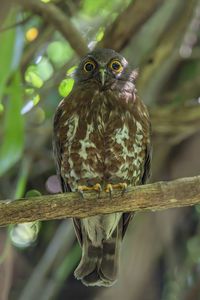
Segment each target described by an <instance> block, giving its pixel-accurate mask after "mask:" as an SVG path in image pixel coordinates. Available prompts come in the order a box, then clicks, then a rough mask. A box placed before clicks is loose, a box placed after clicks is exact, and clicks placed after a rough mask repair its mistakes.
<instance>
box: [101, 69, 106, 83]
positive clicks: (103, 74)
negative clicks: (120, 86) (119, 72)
mask: <svg viewBox="0 0 200 300" xmlns="http://www.w3.org/2000/svg"><path fill="white" fill-rule="evenodd" d="M99 73H100V74H99V75H100V76H99V77H100V82H101V84H102V86H103V85H104V84H105V79H106V70H105V69H100V70H99Z"/></svg>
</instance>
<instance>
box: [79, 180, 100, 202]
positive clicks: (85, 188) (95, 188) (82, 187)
mask: <svg viewBox="0 0 200 300" xmlns="http://www.w3.org/2000/svg"><path fill="white" fill-rule="evenodd" d="M84 191H96V192H98V198H100V196H101V191H102V188H101V185H100V184H99V183H97V184H95V185H94V186H92V187H88V186H86V185H79V186H78V192H79V194H80V195H81V198H82V199H84V195H83V192H84Z"/></svg>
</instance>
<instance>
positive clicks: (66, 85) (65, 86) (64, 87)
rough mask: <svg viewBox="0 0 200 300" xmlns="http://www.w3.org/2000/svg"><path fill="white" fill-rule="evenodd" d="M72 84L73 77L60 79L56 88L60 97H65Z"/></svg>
mask: <svg viewBox="0 0 200 300" xmlns="http://www.w3.org/2000/svg"><path fill="white" fill-rule="evenodd" d="M73 85H74V79H73V78H68V79H64V80H62V82H61V83H60V85H59V88H58V91H59V94H60V95H61V96H62V97H67V95H68V94H69V93H70V92H71V90H72V88H73Z"/></svg>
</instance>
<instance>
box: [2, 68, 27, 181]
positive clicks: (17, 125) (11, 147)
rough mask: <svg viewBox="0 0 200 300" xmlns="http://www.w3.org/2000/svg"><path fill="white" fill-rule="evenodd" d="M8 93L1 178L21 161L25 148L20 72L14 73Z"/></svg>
mask: <svg viewBox="0 0 200 300" xmlns="http://www.w3.org/2000/svg"><path fill="white" fill-rule="evenodd" d="M8 91H9V100H8V103H7V107H6V112H5V120H4V140H3V144H2V147H1V150H0V176H1V175H2V174H3V173H4V172H6V171H7V170H8V169H9V168H10V167H12V166H13V165H14V164H15V163H16V162H17V161H18V160H19V159H20V157H21V155H22V151H23V147H24V119H23V116H22V115H21V114H20V110H21V108H22V103H23V102H22V101H23V100H22V97H23V93H22V88H21V75H20V71H19V70H17V71H16V72H15V73H14V75H13V78H12V81H11V84H10V86H9V90H8Z"/></svg>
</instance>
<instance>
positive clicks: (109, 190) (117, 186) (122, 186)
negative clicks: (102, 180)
mask: <svg viewBox="0 0 200 300" xmlns="http://www.w3.org/2000/svg"><path fill="white" fill-rule="evenodd" d="M113 189H120V190H122V196H124V193H125V192H126V190H127V184H126V183H125V182H123V183H118V184H110V183H109V184H107V186H106V192H107V193H109V194H110V198H112V191H113Z"/></svg>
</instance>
